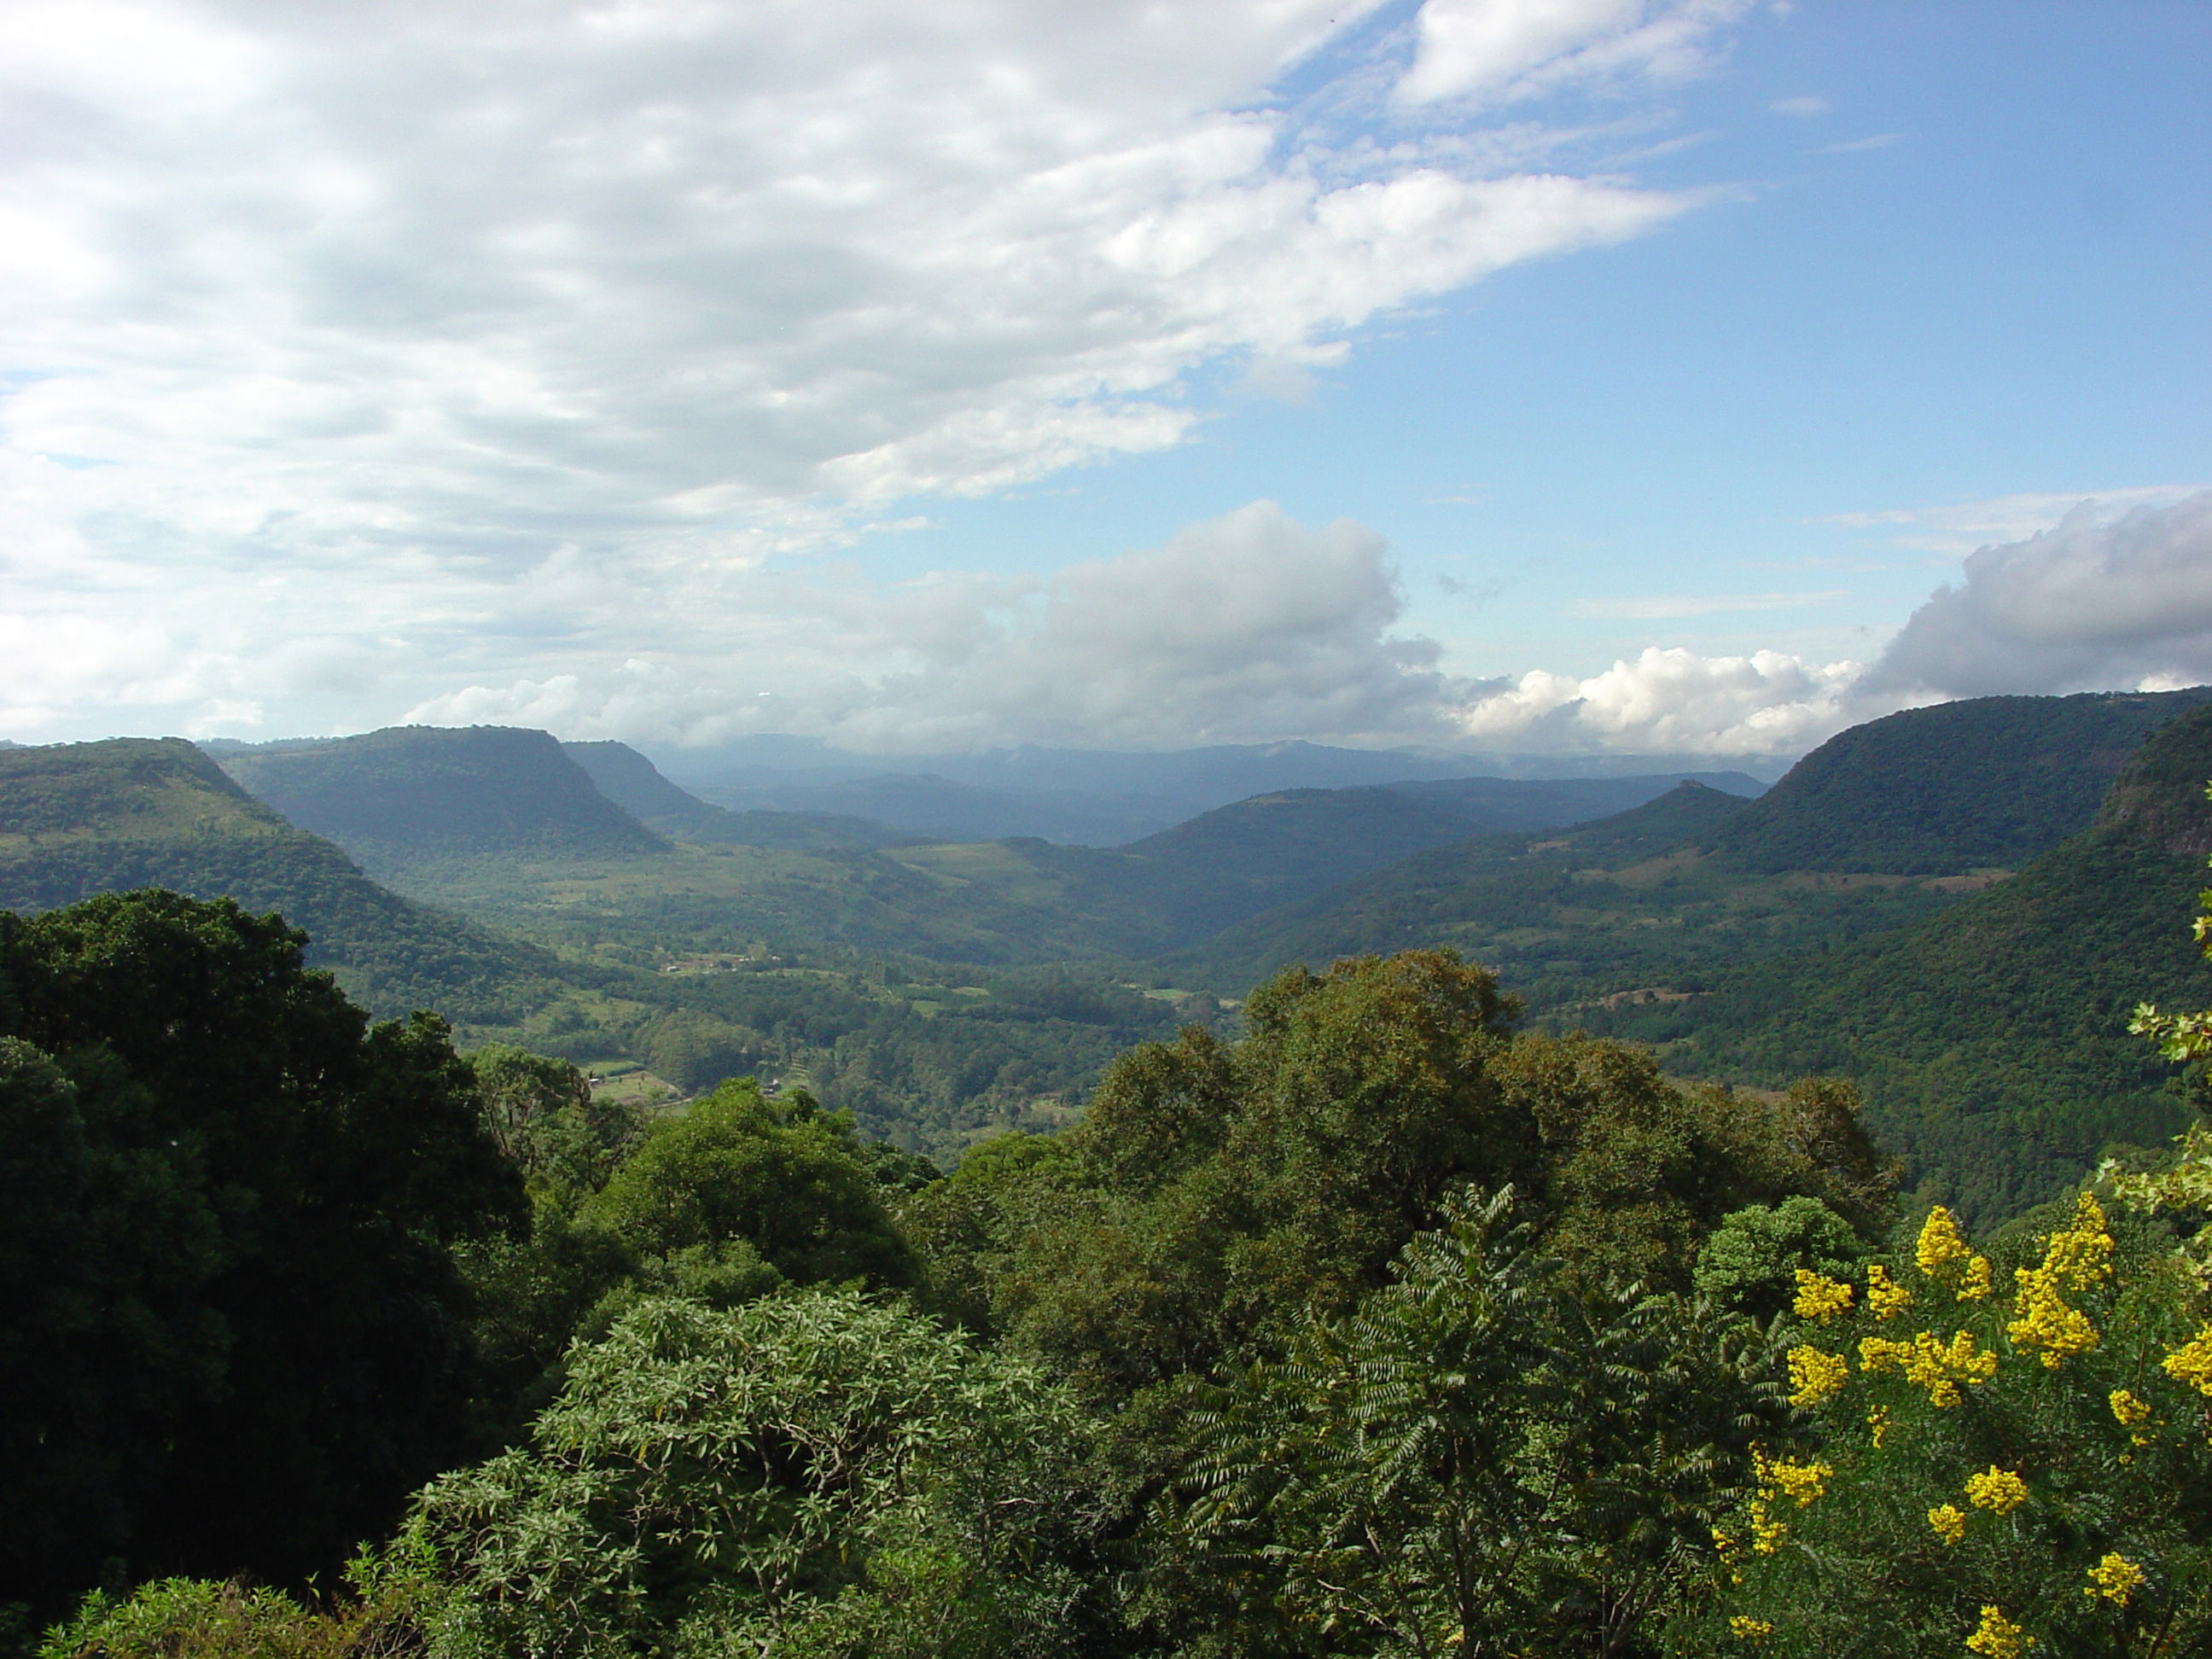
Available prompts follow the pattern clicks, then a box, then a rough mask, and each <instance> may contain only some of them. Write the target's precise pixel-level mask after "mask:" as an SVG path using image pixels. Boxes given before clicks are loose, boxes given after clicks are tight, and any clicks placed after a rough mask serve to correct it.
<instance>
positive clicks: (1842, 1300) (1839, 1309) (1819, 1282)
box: [1796, 1267, 1851, 1325]
mask: <svg viewBox="0 0 2212 1659" xmlns="http://www.w3.org/2000/svg"><path fill="white" fill-rule="evenodd" d="M1850 1308H1851V1287H1850V1285H1844V1284H1841V1283H1839V1282H1838V1281H1837V1280H1835V1279H1830V1278H1829V1277H1828V1276H1827V1275H1826V1273H1814V1272H1813V1271H1812V1270H1811V1269H1810V1268H1809V1267H1800V1268H1798V1269H1797V1304H1796V1313H1797V1317H1798V1318H1800V1319H1810V1320H1812V1321H1814V1322H1815V1323H1818V1324H1821V1325H1825V1324H1826V1323H1827V1322H1829V1321H1830V1320H1832V1319H1833V1318H1834V1317H1835V1316H1837V1315H1838V1314H1840V1313H1849V1312H1850Z"/></svg>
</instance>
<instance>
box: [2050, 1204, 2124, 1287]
mask: <svg viewBox="0 0 2212 1659" xmlns="http://www.w3.org/2000/svg"><path fill="white" fill-rule="evenodd" d="M2043 1271H2044V1272H2045V1273H2048V1274H2050V1275H2051V1277H2052V1278H2053V1279H2057V1281H2058V1282H2059V1283H2060V1284H2061V1285H2064V1286H2065V1287H2066V1288H2067V1289H2068V1290H2069V1291H2087V1290H2091V1289H2093V1288H2094V1287H2095V1286H2097V1285H2101V1284H2103V1283H2104V1282H2105V1280H2106V1279H2110V1278H2111V1277H2112V1234H2110V1233H2109V1232H2107V1231H2105V1212H2104V1211H2103V1210H2102V1209H2100V1207H2098V1204H2097V1200H2095V1199H2093V1198H2092V1197H2090V1196H2089V1194H2087V1193H2084V1194H2081V1197H2079V1198H2078V1199H2076V1200H2074V1225H2072V1226H2071V1227H2069V1228H2067V1229H2066V1230H2065V1231H2063V1232H2057V1233H2053V1234H2051V1237H2050V1238H2049V1239H2048V1240H2046V1241H2045V1243H2044V1247H2043Z"/></svg>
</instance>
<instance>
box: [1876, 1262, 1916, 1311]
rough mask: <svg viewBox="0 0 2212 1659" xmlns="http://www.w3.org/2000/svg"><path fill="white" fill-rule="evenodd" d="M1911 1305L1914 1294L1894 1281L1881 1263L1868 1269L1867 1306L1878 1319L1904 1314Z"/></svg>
mask: <svg viewBox="0 0 2212 1659" xmlns="http://www.w3.org/2000/svg"><path fill="white" fill-rule="evenodd" d="M1911 1305H1912V1292H1911V1291H1908V1290H1906V1289H1905V1286H1904V1285H1900V1284H1899V1283H1898V1282H1897V1281H1896V1280H1895V1279H1892V1278H1891V1277H1890V1276H1889V1269H1888V1268H1887V1267H1883V1266H1882V1265H1881V1262H1879V1261H1876V1262H1875V1263H1873V1264H1871V1265H1870V1266H1869V1267H1868V1268H1867V1306H1868V1307H1869V1308H1870V1309H1872V1310H1874V1316H1875V1318H1876V1319H1887V1318H1889V1317H1890V1316H1892V1315H1893V1314H1900V1313H1903V1312H1904V1311H1905V1310H1906V1309H1907V1308H1909V1307H1911Z"/></svg>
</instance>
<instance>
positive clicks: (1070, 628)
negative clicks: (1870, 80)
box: [406, 501, 1861, 755]
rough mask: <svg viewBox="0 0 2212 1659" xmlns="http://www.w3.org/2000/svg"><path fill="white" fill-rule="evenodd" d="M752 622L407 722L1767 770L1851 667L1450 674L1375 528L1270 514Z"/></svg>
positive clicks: (1810, 728)
mask: <svg viewBox="0 0 2212 1659" xmlns="http://www.w3.org/2000/svg"><path fill="white" fill-rule="evenodd" d="M776 609H777V611H778V612H779V614H780V615H781V616H783V617H786V618H790V617H797V616H799V615H801V614H804V615H805V617H807V621H806V623H805V625H804V626H799V627H793V626H789V625H787V626H786V627H784V628H783V629H781V633H780V634H779V635H778V637H777V638H776V639H775V641H761V642H759V644H758V646H757V648H755V649H752V650H747V651H744V652H742V653H736V658H735V660H736V661H737V662H738V663H739V664H740V665H742V671H744V672H749V673H750V675H752V676H753V678H752V679H750V680H747V679H744V678H732V677H730V676H727V675H725V676H720V677H714V676H709V677H707V678H702V677H701V676H700V675H699V674H698V672H697V671H696V670H693V671H684V672H680V673H679V672H675V671H671V669H670V667H669V666H668V665H665V664H659V663H655V662H653V661H650V660H647V659H636V658H633V659H629V660H627V661H625V662H623V663H621V664H620V665H609V666H608V667H607V669H606V670H605V671H602V672H599V673H597V674H583V675H579V674H574V673H570V674H560V675H554V676H550V677H546V678H533V679H525V680H519V681H516V682H513V683H511V684H505V685H489V684H480V685H476V686H472V687H470V688H468V689H467V690H463V691H459V692H454V693H447V694H445V695H441V696H437V697H435V698H430V699H427V700H425V701H424V702H422V703H421V704H420V705H419V706H417V707H416V708H412V709H410V710H409V711H408V713H407V716H406V718H408V719H409V720H421V721H423V722H426V723H430V724H462V723H467V722H471V721H479V720H481V721H493V722H513V723H519V724H523V725H532V726H547V727H550V729H552V730H555V731H556V732H562V734H563V735H566V736H570V737H598V736H620V737H629V738H645V739H650V740H654V741H659V742H662V743H673V744H709V743H714V742H718V741H721V740H724V739H726V738H731V737H733V736H737V735H739V734H742V733H744V732H801V733H804V734H805V735H810V736H817V737H822V738H828V739H829V741H831V742H832V743H834V744H838V745H839V746H842V747H845V748H848V749H855V750H901V749H923V750H932V749H963V748H981V747H986V746H990V745H994V744H1012V743H1048V744H1108V745H1111V746H1121V747H1131V748H1139V747H1179V746H1184V745H1189V744H1206V743H1236V742H1264V741H1269V740H1273V739H1277V738H1289V737H1304V738H1321V739H1324V740H1334V741H1339V742H1352V743H1407V742H1412V743H1421V744H1436V745H1440V746H1460V747H1479V748H1488V749H1513V750H1543V751H1548V752H1583V751H1594V750H1639V751H1657V750H1675V751H1694V752H1699V753H1706V754H1718V753H1727V754H1759V755H1775V754H1787V753H1791V752H1794V751H1795V750H1797V749H1802V748H1804V747H1806V746H1808V745H1809V744H1812V743H1814V742H1817V741H1819V740H1820V738H1824V737H1826V736H1827V735H1828V734H1829V732H1832V731H1833V730H1835V729H1836V728H1837V727H1838V726H1841V725H1843V724H1844V723H1846V720H1847V718H1848V714H1849V708H1848V694H1849V692H1850V687H1851V685H1852V683H1853V682H1854V681H1855V680H1856V678H1857V676H1858V675H1859V673H1860V672H1861V665H1859V664H1857V663H1852V662H1844V663H1835V664H1827V665H1820V664H1810V663H1806V662H1803V661H1801V660H1800V659H1797V658H1795V657H1791V656H1788V655H1785V654H1783V653H1775V652H1761V653H1757V654H1756V655H1753V656H1750V657H1705V656H1699V655H1698V654H1696V653H1692V652H1689V651H1686V650H1671V651H1665V650H1658V649H1656V648H1655V649H1652V650H1647V651H1645V652H1644V653H1642V655H1640V656H1639V657H1638V658H1636V659H1632V660H1625V661H1621V662H1617V663H1615V664H1613V666H1612V667H1610V668H1608V669H1607V670H1605V671H1602V672H1600V673H1597V674H1593V675H1589V676H1580V677H1578V676H1576V675H1571V674H1559V673H1553V672H1548V671H1534V672H1531V673H1528V674H1526V675H1523V676H1522V677H1521V678H1519V679H1518V680H1505V679H1499V680H1480V679H1471V678H1465V677H1461V676H1455V675H1452V674H1449V673H1446V672H1444V671H1442V670H1441V669H1440V668H1439V666H1438V659H1439V656H1440V652H1439V650H1438V647H1437V645H1436V644H1435V643H1434V642H1433V641H1429V640H1425V639H1421V638H1419V637H1411V636H1407V635H1402V634H1401V633H1399V632H1398V631H1396V630H1397V625H1398V623H1399V622H1400V619H1401V616H1402V613H1403V599H1402V596H1401V592H1400V588H1399V582H1398V578H1397V574H1396V572H1395V569H1394V568H1393V566H1392V564H1391V562H1390V558H1389V549H1388V547H1387V546H1386V544H1385V543H1384V541H1383V538H1382V537H1381V536H1379V535H1377V534H1376V532H1374V531H1372V530H1370V529H1369V528H1368V527H1367V526H1364V525H1360V524H1358V523H1355V522H1353V521H1352V520H1348V519H1340V520H1336V521H1335V522H1334V523H1331V524H1327V525H1322V526H1304V525H1301V524H1299V523H1298V522H1297V521H1296V520H1292V519H1291V518H1290V517H1288V516H1287V515H1286V514H1285V513H1283V511H1282V509H1281V508H1280V507H1278V506H1277V505H1276V504H1275V503H1273V502H1272V501H1255V502H1253V503H1251V504H1250V505H1249V506H1247V507H1240V508H1239V509H1238V510H1237V511H1236V512H1234V513H1229V514H1227V515H1225V516H1224V517H1222V518H1219V519H1215V520H1207V521H1206V522H1204V523H1200V524H1194V525H1191V526H1186V527H1185V528H1183V529H1182V530H1180V531H1178V532H1176V534H1175V535H1173V536H1171V537H1170V538H1168V539H1167V540H1166V541H1165V542H1164V543H1163V544H1161V545H1159V546H1158V547H1154V548H1142V549H1136V550H1130V551H1128V552H1125V553H1121V554H1118V555H1116V556H1114V557H1112V558H1107V559H1097V560H1090V561H1085V562H1082V563H1079V564H1074V565H1071V566H1068V567H1066V568H1064V569H1062V570H1060V571H1058V572H1057V573H1055V574H1053V575H1051V576H1050V577H1049V578H1048V579H1046V580H1042V581H1035V582H1032V581H1029V580H1001V579H992V578H986V577H981V576H977V575H973V574H957V573H945V574H939V575H935V576H932V577H930V578H927V579H926V580H921V581H916V582H909V583H903V584H899V585H897V586H891V587H885V588H869V587H854V586H843V587H816V588H813V589H811V590H808V591H806V592H796V591H793V592H783V593H781V594H780V595H779V596H778V598H777V600H776ZM856 664H859V665H865V666H864V667H860V668H855V666H854V665H856Z"/></svg>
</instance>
